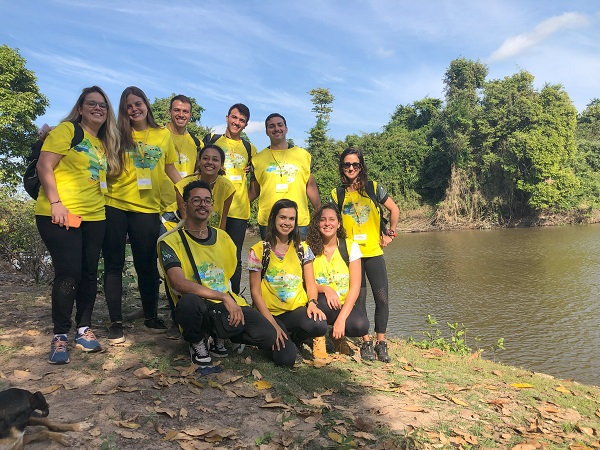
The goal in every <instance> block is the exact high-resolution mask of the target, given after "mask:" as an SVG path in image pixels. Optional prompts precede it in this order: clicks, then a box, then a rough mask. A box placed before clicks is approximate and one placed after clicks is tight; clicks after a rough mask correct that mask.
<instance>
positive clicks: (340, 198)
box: [335, 180, 388, 234]
mask: <svg viewBox="0 0 600 450" xmlns="http://www.w3.org/2000/svg"><path fill="white" fill-rule="evenodd" d="M345 191H346V189H345V188H344V186H338V187H337V188H336V189H335V195H336V197H337V207H338V210H339V211H340V213H341V212H342V206H344V205H343V203H344V196H345ZM365 191H366V193H367V195H368V196H369V198H370V199H371V201H372V202H373V204H374V205H375V206H376V207H377V209H378V211H379V231H380V233H381V234H387V223H388V221H387V219H386V218H385V217H384V216H383V210H382V209H381V204H380V203H379V202H378V201H377V197H376V196H375V186H374V185H373V181H372V180H367V185H366V186H365Z"/></svg>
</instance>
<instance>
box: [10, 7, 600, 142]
mask: <svg viewBox="0 0 600 450" xmlns="http://www.w3.org/2000/svg"><path fill="white" fill-rule="evenodd" d="M0 11H1V14H0V44H7V45H9V46H10V47H13V48H18V49H19V51H20V54H21V56H23V57H24V58H25V59H26V60H27V68H29V69H30V70H33V71H34V72H35V73H36V75H37V77H38V85H39V87H40V89H41V91H42V93H44V94H45V95H46V96H47V97H48V98H49V100H50V107H49V108H48V109H47V111H46V114H45V115H44V116H43V117H40V118H39V119H38V120H37V121H36V122H37V123H38V125H41V124H42V123H44V122H47V123H49V124H55V123H57V122H58V121H60V119H61V118H63V117H64V116H65V115H66V114H67V113H68V111H69V110H70V108H71V107H72V105H73V103H74V102H75V100H76V99H77V97H78V95H79V93H80V92H81V89H82V88H83V87H85V86H89V85H92V84H98V85H99V86H101V87H102V88H103V89H104V90H105V91H106V92H107V93H108V95H109V97H110V99H111V102H112V103H113V105H114V106H116V105H117V104H118V101H119V97H120V94H121V92H122V90H123V89H124V88H125V87H127V86H129V85H136V86H138V87H140V88H142V89H143V90H144V91H145V92H146V94H147V95H148V97H149V98H150V100H151V101H153V100H154V98H155V97H167V96H170V95H171V93H173V92H175V93H178V94H179V93H182V94H186V95H189V96H193V97H195V98H196V99H197V100H198V102H199V104H201V105H202V106H203V107H204V108H205V109H206V111H205V112H204V114H203V116H202V123H203V124H204V125H207V126H211V127H214V128H215V130H216V131H221V132H222V130H223V128H224V116H225V114H226V112H227V109H228V107H229V106H230V105H232V104H233V103H236V102H243V103H245V104H247V105H248V106H249V107H250V111H251V121H250V125H249V127H248V128H247V130H246V131H247V133H248V135H249V136H250V138H251V139H252V141H253V142H254V143H255V145H256V146H257V147H258V149H259V150H260V149H262V148H264V147H265V146H266V145H268V139H267V137H266V136H265V134H264V125H263V121H264V118H265V117H266V116H267V115H268V114H270V113H272V112H279V113H281V114H283V115H284V116H285V117H286V119H287V122H288V128H289V132H288V137H291V138H293V139H294V140H295V142H296V143H297V144H302V143H303V141H304V140H305V139H306V137H307V133H306V132H307V131H308V130H309V129H310V128H311V127H312V125H313V124H314V121H315V119H314V114H313V113H312V112H311V108H312V103H311V102H310V96H309V95H308V94H307V92H308V91H309V90H310V89H313V88H316V87H326V88H329V89H330V90H331V93H332V94H333V95H334V96H335V101H334V103H333V109H334V112H333V113H332V115H331V122H330V133H329V134H330V135H331V136H332V137H334V138H337V139H343V138H344V137H345V136H346V135H348V134H355V133H356V134H360V133H362V132H373V131H380V129H381V127H382V126H383V125H385V124H386V123H387V122H388V120H389V118H390V115H391V114H392V113H393V112H394V110H395V108H396V106H398V105H400V104H410V103H412V102H413V101H415V100H420V99H422V98H424V97H427V96H429V97H439V98H443V83H442V79H443V76H444V72H445V71H446V69H447V68H448V66H449V64H450V61H452V60H453V59H456V58H459V57H465V58H468V59H472V60H480V61H481V62H483V63H485V64H487V66H488V67H489V76H488V79H499V78H504V77H506V76H511V75H513V74H514V73H516V72H518V71H519V70H522V69H523V70H527V71H528V72H530V73H531V74H533V75H534V76H535V85H536V87H538V88H541V87H542V86H543V85H544V84H545V83H552V84H557V83H560V84H562V85H563V86H564V87H565V90H566V91H567V92H568V93H569V95H570V97H571V99H572V101H573V103H574V105H575V107H576V108H577V109H578V110H579V111H581V110H583V109H584V108H585V106H586V105H587V104H588V103H589V102H590V100H591V99H593V98H594V97H600V1H598V0H587V1H579V0H551V1H548V0H539V1H537V0H536V1H534V0H530V1H528V0H485V1H484V0H480V1H476V0H448V1H434V0H430V1H427V0H421V1H401V0H373V1H358V0H345V1H341V0H336V1H333V0H302V1H287V2H286V1H272V0H247V1H244V2H241V1H225V0H219V1H217V0H207V1H199V0H198V1H188V0H181V1H179V2H166V1H158V0H144V1H139V0H129V1H126V2H125V1H114V0H103V1H82V0H48V1H41V0H33V1H25V2H15V1H12V0H0Z"/></svg>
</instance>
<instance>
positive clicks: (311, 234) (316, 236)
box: [306, 202, 346, 256]
mask: <svg viewBox="0 0 600 450" xmlns="http://www.w3.org/2000/svg"><path fill="white" fill-rule="evenodd" d="M326 209H331V210H332V211H333V212H335V215H336V217H337V219H338V222H339V223H340V227H339V228H338V229H337V232H336V235H337V238H338V239H346V229H345V228H344V224H343V223H342V215H341V214H340V210H339V209H338V207H337V205H336V204H335V203H333V202H329V203H325V204H323V205H321V207H320V208H319V209H317V210H315V212H314V213H313V214H312V216H311V218H310V223H309V224H308V234H307V235H306V243H307V244H308V246H309V247H310V249H311V250H312V251H313V253H314V254H315V256H318V255H322V254H323V250H324V246H323V236H322V235H321V230H320V229H319V223H320V221H321V214H323V211H324V210H326Z"/></svg>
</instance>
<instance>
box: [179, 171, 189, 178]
mask: <svg viewBox="0 0 600 450" xmlns="http://www.w3.org/2000/svg"><path fill="white" fill-rule="evenodd" d="M179 175H181V178H185V177H187V172H186V171H185V170H184V171H183V172H179Z"/></svg>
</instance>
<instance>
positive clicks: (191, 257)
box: [177, 228, 202, 284]
mask: <svg viewBox="0 0 600 450" xmlns="http://www.w3.org/2000/svg"><path fill="white" fill-rule="evenodd" d="M177 232H178V233H179V237H181V242H182V243H183V247H184V248H185V252H186V253H187V256H188V258H189V260H190V263H191V264H192V268H193V269H194V275H196V280H198V284H202V281H201V280H200V274H199V273H198V267H196V261H194V255H192V250H191V249H190V243H189V242H188V240H187V236H186V235H185V233H184V232H183V230H182V229H181V228H180V229H179V230H177Z"/></svg>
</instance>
